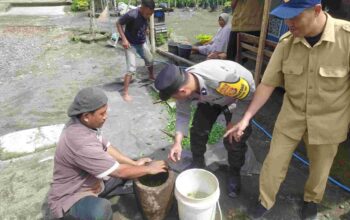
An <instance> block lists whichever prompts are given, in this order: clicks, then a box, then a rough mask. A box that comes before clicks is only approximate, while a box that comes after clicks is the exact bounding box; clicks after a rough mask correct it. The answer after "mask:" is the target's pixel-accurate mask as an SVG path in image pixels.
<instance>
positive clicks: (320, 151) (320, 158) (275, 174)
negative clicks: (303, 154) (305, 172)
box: [259, 128, 339, 209]
mask: <svg viewBox="0 0 350 220" xmlns="http://www.w3.org/2000/svg"><path fill="white" fill-rule="evenodd" d="M303 140H304V142H305V145H306V151H307V156H308V159H309V164H310V166H309V176H308V179H307V181H306V184H305V187H304V201H306V202H311V201H312V202H315V203H320V202H321V200H322V197H323V194H324V191H325V189H326V185H327V179H328V175H329V172H330V169H331V167H332V163H333V160H334V157H335V156H336V154H337V151H338V145H339V144H323V145H312V144H309V142H308V138H307V133H305V134H304V137H303ZM299 142H300V141H299V140H294V139H292V138H290V137H288V136H286V135H284V134H283V133H281V132H280V131H278V129H276V128H275V129H274V132H273V136H272V140H271V145H270V150H269V153H268V155H267V156H266V158H265V161H264V164H263V167H262V170H261V172H260V182H259V183H260V185H259V186H260V197H259V200H260V202H261V204H262V205H263V206H264V207H265V208H267V209H270V208H271V207H272V206H273V205H274V203H275V201H276V194H277V192H278V190H279V188H280V185H281V183H282V181H283V180H284V179H285V177H286V173H287V171H288V166H289V163H290V160H291V158H292V155H293V152H294V150H295V148H296V147H297V145H298V143H299Z"/></svg>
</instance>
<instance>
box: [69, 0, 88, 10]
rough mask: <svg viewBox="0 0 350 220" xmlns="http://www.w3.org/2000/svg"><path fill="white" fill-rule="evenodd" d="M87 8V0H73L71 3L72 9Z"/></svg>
mask: <svg viewBox="0 0 350 220" xmlns="http://www.w3.org/2000/svg"><path fill="white" fill-rule="evenodd" d="M88 9H89V1H88V0H73V1H72V5H71V10H72V11H86V10H88Z"/></svg>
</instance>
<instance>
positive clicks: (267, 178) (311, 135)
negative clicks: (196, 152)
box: [226, 0, 350, 219]
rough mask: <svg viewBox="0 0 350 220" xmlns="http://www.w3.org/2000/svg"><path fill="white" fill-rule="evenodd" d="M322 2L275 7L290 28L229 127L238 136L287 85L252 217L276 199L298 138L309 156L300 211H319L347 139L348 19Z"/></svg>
mask: <svg viewBox="0 0 350 220" xmlns="http://www.w3.org/2000/svg"><path fill="white" fill-rule="evenodd" d="M320 3H321V1H320V0H284V3H282V4H281V5H280V6H278V7H277V8H276V9H274V10H273V11H272V12H271V14H272V15H275V16H278V17H280V18H283V19H285V22H286V24H287V25H288V27H289V30H290V31H289V32H287V33H286V34H285V35H283V36H282V37H281V39H280V41H279V43H278V45H277V47H276V49H275V51H274V53H273V55H272V57H271V60H270V62H269V64H268V66H267V68H266V71H265V73H264V76H263V79H262V83H261V84H260V85H259V86H258V88H257V91H256V93H255V96H254V99H253V100H252V102H251V104H250V106H249V108H248V110H247V111H246V113H245V114H244V117H243V118H242V120H241V121H240V122H239V123H238V124H237V126H234V127H233V128H232V129H231V130H229V131H228V132H227V133H226V135H228V136H229V137H230V138H232V136H233V137H234V138H235V139H236V140H239V139H240V137H241V135H242V132H243V131H244V130H245V129H246V127H247V126H248V124H249V121H250V119H251V118H252V117H253V116H254V115H255V114H256V112H257V111H258V110H259V109H260V108H261V107H262V106H263V105H264V103H265V102H266V101H267V100H268V98H269V97H270V95H271V93H272V92H273V90H274V88H275V87H277V86H283V87H284V88H285V91H286V92H285V94H284V101H283V105H282V108H281V111H280V113H279V116H278V118H277V121H276V124H275V128H274V132H273V137H272V141H271V145H270V151H269V153H268V155H267V157H266V159H265V161H264V164H263V167H262V171H261V173H260V198H259V200H260V202H259V205H258V207H256V209H255V211H254V212H253V217H254V218H257V217H261V216H263V215H264V214H265V213H267V211H268V210H269V209H271V208H272V206H273V205H274V203H275V201H276V194H277V192H278V190H279V187H280V184H281V182H282V181H283V180H284V178H285V176H286V173H287V170H288V165H289V162H290V159H291V157H292V153H293V151H294V150H295V148H296V147H297V145H298V143H299V142H300V140H301V139H303V140H304V142H305V145H306V150H307V156H308V158H309V161H310V167H309V177H308V179H307V181H306V184H305V188H304V202H303V205H302V211H301V214H302V218H303V219H306V218H314V217H316V215H317V203H320V202H321V200H322V197H323V194H324V191H325V188H326V184H327V177H328V175H329V171H330V168H331V166H332V163H333V160H334V157H335V155H336V153H337V150H338V145H339V143H341V142H343V141H344V140H345V139H346V137H347V132H348V127H349V121H350V114H349V110H350V109H349V106H350V99H349V97H350V81H349V71H350V53H349V51H350V22H348V21H344V20H338V19H334V18H332V17H331V16H330V15H329V14H327V13H325V12H324V11H322V6H321V4H320ZM243 136H244V135H243Z"/></svg>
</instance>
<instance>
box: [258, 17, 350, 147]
mask: <svg viewBox="0 0 350 220" xmlns="http://www.w3.org/2000/svg"><path fill="white" fill-rule="evenodd" d="M349 76H350V22H348V21H344V20H338V19H334V18H332V17H331V16H330V15H328V14H327V22H326V25H325V28H324V31H323V34H322V36H321V39H320V40H319V41H318V42H317V43H316V44H315V45H314V46H313V47H311V46H310V45H309V44H308V43H307V41H306V40H305V38H298V37H293V36H292V34H291V33H290V32H287V33H286V34H285V35H284V36H282V37H281V39H280V41H279V43H278V45H277V47H276V49H275V51H274V53H273V55H272V57H271V59H270V62H269V64H268V66H267V68H266V71H265V73H264V76H263V79H262V83H264V84H266V85H269V86H274V87H276V86H282V87H284V89H285V94H284V100H283V105H282V108H281V111H280V113H279V116H278V118H277V121H276V124H275V127H276V128H277V129H278V130H279V131H281V132H283V133H284V134H285V135H287V136H289V137H291V138H293V139H296V140H300V139H301V138H302V137H303V135H304V134H305V133H306V132H307V134H308V140H309V143H310V144H335V143H340V142H342V141H344V140H345V139H346V137H347V132H348V126H349V121H350V113H349V112H350V108H349V107H350V98H349V97H350V80H349Z"/></svg>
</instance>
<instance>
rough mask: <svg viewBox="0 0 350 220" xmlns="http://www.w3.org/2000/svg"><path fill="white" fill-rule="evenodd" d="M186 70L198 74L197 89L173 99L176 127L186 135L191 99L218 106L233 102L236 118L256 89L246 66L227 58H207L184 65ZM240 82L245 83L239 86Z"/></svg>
mask: <svg viewBox="0 0 350 220" xmlns="http://www.w3.org/2000/svg"><path fill="white" fill-rule="evenodd" d="M186 72H189V73H192V74H193V75H194V76H195V77H196V78H197V80H198V83H199V91H200V92H199V94H197V93H196V94H193V95H191V97H189V98H187V99H185V100H178V101H176V131H178V132H181V133H182V134H184V135H187V133H188V127H189V122H190V117H191V103H192V101H198V102H202V103H209V104H211V105H220V106H226V105H231V104H233V105H236V106H237V108H234V110H233V109H232V110H233V111H231V112H232V113H233V114H235V115H239V116H240V117H238V119H240V118H241V117H242V116H243V114H244V112H245V110H246V108H247V107H248V104H249V103H250V100H251V99H252V97H253V94H254V92H255V83H254V78H253V75H252V74H251V72H249V70H247V69H246V68H244V67H243V66H241V65H240V64H238V63H236V62H233V61H229V60H206V61H204V62H201V63H199V64H196V65H194V66H191V67H189V68H187V69H186ZM236 82H238V83H236ZM240 82H242V84H244V86H240V85H241V83H240ZM234 88H237V90H235V89H234ZM233 91H236V92H233ZM242 97H244V98H242ZM238 98H239V99H238ZM241 98H242V99H241ZM232 120H233V119H232ZM233 122H234V121H233Z"/></svg>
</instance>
